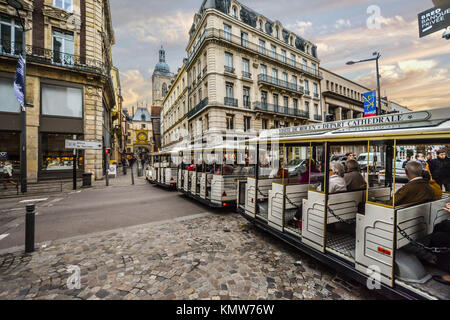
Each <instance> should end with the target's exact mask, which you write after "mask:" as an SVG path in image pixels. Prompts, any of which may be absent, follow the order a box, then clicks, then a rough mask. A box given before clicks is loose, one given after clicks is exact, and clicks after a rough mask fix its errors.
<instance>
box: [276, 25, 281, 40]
mask: <svg viewBox="0 0 450 320" xmlns="http://www.w3.org/2000/svg"><path fill="white" fill-rule="evenodd" d="M275 37H276V38H277V39H279V38H280V30H279V29H278V27H276V28H275Z"/></svg>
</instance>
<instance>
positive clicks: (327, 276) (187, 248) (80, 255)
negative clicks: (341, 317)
mask: <svg viewBox="0 0 450 320" xmlns="http://www.w3.org/2000/svg"><path fill="white" fill-rule="evenodd" d="M71 265H75V266H79V267H80V269H81V288H80V289H72V290H70V289H68V286H67V279H68V278H69V276H70V275H71V273H69V272H68V267H69V266H71ZM377 297H378V296H377V295H375V294H374V293H373V292H370V291H369V290H368V289H366V288H364V287H363V286H360V285H357V284H354V283H351V282H349V281H348V280H347V281H346V280H343V279H342V278H339V277H337V276H336V274H335V272H334V271H332V270H331V269H329V268H327V267H325V266H324V265H322V264H320V263H318V262H317V261H315V260H313V259H312V258H310V257H307V256H306V255H302V254H300V253H299V252H297V251H296V250H294V249H293V248H291V247H289V246H287V245H285V244H283V243H281V242H280V241H279V240H277V239H275V238H274V237H272V236H270V235H269V234H266V233H264V232H263V231H260V230H259V229H257V228H256V227H254V226H253V225H251V224H249V223H248V222H247V221H246V220H245V219H244V218H242V217H241V216H239V215H238V214H232V213H224V214H217V213H214V214H209V213H205V214H197V215H193V216H188V217H180V218H176V219H174V220H170V221H163V222H156V223H151V224H146V225H140V226H135V227H128V228H124V229H120V230H119V231H117V230H115V231H107V232H101V233H95V234H90V235H87V236H79V237H75V238H70V239H63V240H55V241H49V242H45V243H41V244H39V247H38V250H37V251H36V252H35V253H33V254H31V255H25V254H23V253H22V252H16V253H5V251H3V253H1V254H0V299H83V300H84V299H217V300H218V299H375V298H377Z"/></svg>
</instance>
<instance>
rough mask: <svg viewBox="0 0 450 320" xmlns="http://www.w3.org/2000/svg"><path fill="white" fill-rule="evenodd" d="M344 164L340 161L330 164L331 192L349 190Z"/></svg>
mask: <svg viewBox="0 0 450 320" xmlns="http://www.w3.org/2000/svg"><path fill="white" fill-rule="evenodd" d="M344 174H345V171H344V166H343V165H341V164H340V163H338V162H332V163H331V164H330V186H329V189H328V190H329V193H330V194H332V193H338V192H345V191H347V185H346V183H345V180H344Z"/></svg>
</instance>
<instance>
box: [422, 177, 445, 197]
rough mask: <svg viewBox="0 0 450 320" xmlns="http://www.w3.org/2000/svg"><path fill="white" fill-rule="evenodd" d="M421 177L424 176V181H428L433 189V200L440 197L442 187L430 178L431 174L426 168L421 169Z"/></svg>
mask: <svg viewBox="0 0 450 320" xmlns="http://www.w3.org/2000/svg"><path fill="white" fill-rule="evenodd" d="M422 178H424V179H425V180H426V181H428V182H429V183H430V186H431V188H432V189H433V192H434V199H433V201H436V200H439V199H441V198H442V189H441V187H440V186H439V185H438V184H437V182H436V181H434V180H433V179H432V178H431V175H430V173H429V172H428V171H427V170H423V173H422Z"/></svg>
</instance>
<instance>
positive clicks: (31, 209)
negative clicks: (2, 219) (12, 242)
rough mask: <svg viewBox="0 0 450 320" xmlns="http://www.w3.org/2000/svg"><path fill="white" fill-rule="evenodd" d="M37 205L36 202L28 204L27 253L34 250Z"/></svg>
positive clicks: (26, 220)
mask: <svg viewBox="0 0 450 320" xmlns="http://www.w3.org/2000/svg"><path fill="white" fill-rule="evenodd" d="M35 210H36V207H35V205H34V204H29V205H27V209H26V215H25V253H30V252H33V251H34V225H35V223H34V222H35V213H36V211H35Z"/></svg>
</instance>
